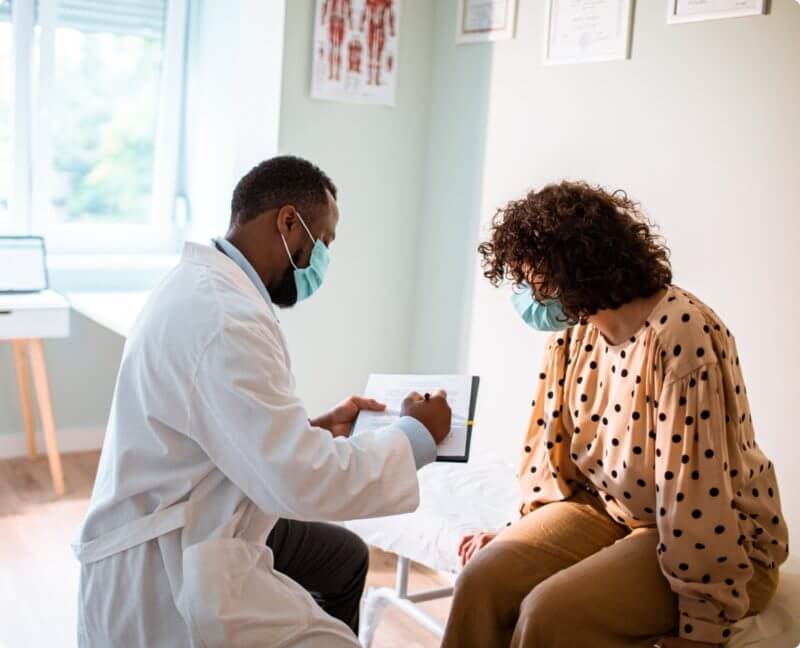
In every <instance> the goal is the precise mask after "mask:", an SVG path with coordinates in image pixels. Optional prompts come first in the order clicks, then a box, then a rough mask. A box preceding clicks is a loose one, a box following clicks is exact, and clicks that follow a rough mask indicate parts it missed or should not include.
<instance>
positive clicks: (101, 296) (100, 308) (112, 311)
mask: <svg viewBox="0 0 800 648" xmlns="http://www.w3.org/2000/svg"><path fill="white" fill-rule="evenodd" d="M149 296H150V293H149V291H141V292H70V293H67V298H68V299H69V301H70V304H72V308H74V309H75V310H76V311H77V312H78V313H80V314H81V315H84V316H85V317H88V318H89V319H90V320H92V321H93V322H97V323H98V324H100V326H104V327H105V328H107V329H109V330H111V331H114V333H117V334H118V335H121V336H122V337H128V333H130V330H131V326H133V322H134V321H135V320H136V317H137V315H139V311H141V310H142V306H144V303H145V302H146V301H147V298H148V297H149Z"/></svg>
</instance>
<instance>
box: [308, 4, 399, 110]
mask: <svg viewBox="0 0 800 648" xmlns="http://www.w3.org/2000/svg"><path fill="white" fill-rule="evenodd" d="M315 21H316V22H315V27H314V66H313V71H312V76H311V96H312V97H313V98H314V99H330V100H332V101H342V102H346V103H365V104H375V105H381V106H394V93H395V86H396V85H397V43H398V36H399V27H400V0H317V11H316V14H315Z"/></svg>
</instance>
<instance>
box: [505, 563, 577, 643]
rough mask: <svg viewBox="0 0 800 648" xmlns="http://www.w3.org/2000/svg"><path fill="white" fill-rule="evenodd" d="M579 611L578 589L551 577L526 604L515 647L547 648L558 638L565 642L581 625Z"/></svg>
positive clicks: (522, 605)
mask: <svg viewBox="0 0 800 648" xmlns="http://www.w3.org/2000/svg"><path fill="white" fill-rule="evenodd" d="M575 609H576V606H575V590H574V587H569V585H568V583H566V582H565V581H564V580H563V579H559V578H556V577H551V578H548V579H547V580H545V581H543V582H541V583H539V584H538V585H537V586H536V587H534V588H533V590H531V592H530V594H528V595H527V596H526V597H525V598H524V599H523V600H522V604H521V605H520V608H519V619H518V620H517V627H516V629H515V631H514V641H513V642H512V645H514V646H527V645H537V646H538V645H542V646H547V645H549V644H548V643H547V642H548V641H549V640H550V639H552V638H554V637H555V636H556V635H557V636H558V637H559V639H560V640H561V639H564V638H565V633H569V632H570V628H574V627H575V625H576V623H578V622H579V620H578V619H575V618H574V614H575ZM565 645H567V644H565Z"/></svg>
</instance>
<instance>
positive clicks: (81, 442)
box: [0, 425, 106, 459]
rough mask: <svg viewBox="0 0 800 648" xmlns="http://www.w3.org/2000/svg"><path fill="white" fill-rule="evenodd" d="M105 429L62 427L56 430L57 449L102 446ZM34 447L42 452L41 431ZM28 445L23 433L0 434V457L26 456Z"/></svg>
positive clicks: (69, 450) (70, 450) (80, 450)
mask: <svg viewBox="0 0 800 648" xmlns="http://www.w3.org/2000/svg"><path fill="white" fill-rule="evenodd" d="M105 433H106V429H105V427H103V426H99V425H98V426H94V427H91V426H90V427H64V428H60V429H59V430H58V431H57V432H56V436H57V437H58V449H59V451H61V452H84V451H86V450H99V449H100V448H101V447H102V446H103V437H104V436H105ZM36 449H37V450H38V451H39V453H40V454H42V453H44V451H45V446H44V438H43V437H42V433H41V431H39V432H38V433H37V435H36ZM27 456H28V447H27V445H26V444H25V433H24V432H22V430H20V431H19V432H12V433H8V434H0V459H11V458H13V457H27Z"/></svg>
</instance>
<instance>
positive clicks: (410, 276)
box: [279, 0, 434, 413]
mask: <svg viewBox="0 0 800 648" xmlns="http://www.w3.org/2000/svg"><path fill="white" fill-rule="evenodd" d="M433 19H434V3H431V2H429V0H404V2H403V7H402V12H401V16H400V32H399V33H400V41H399V54H398V59H399V60H398V73H399V77H398V86H397V105H396V106H395V107H393V108H388V107H373V106H358V105H348V104H341V103H331V102H322V101H316V100H311V99H310V97H309V84H310V74H311V61H310V55H311V48H310V44H311V42H312V29H313V22H314V3H313V1H312V0H290V2H287V7H286V32H285V46H284V67H283V101H282V103H281V129H280V140H279V141H280V151H281V153H291V154H296V155H300V156H303V157H306V158H309V159H310V160H312V161H314V162H316V163H317V164H319V165H320V166H321V167H322V168H323V169H324V170H325V171H326V172H327V173H328V174H329V175H330V176H331V178H332V179H333V181H334V182H335V183H336V184H337V186H338V187H339V209H340V212H341V220H340V223H339V228H338V231H337V236H336V242H335V243H334V244H333V246H332V248H331V266H330V269H329V271H328V275H327V278H326V279H325V285H324V286H323V287H322V289H321V290H320V292H319V294H318V295H315V296H314V298H313V299H310V300H309V301H308V302H306V303H302V304H300V305H298V306H297V307H296V308H294V309H292V310H290V311H285V312H283V313H282V314H281V320H282V324H283V325H284V330H285V332H286V334H287V337H288V339H289V345H290V348H291V352H292V361H293V363H294V373H295V375H296V376H297V381H298V392H299V393H300V395H301V396H303V397H304V398H305V400H306V404H307V405H308V407H309V409H310V411H311V412H312V413H316V412H318V411H321V410H322V409H323V408H325V407H328V406H330V405H332V404H333V403H334V402H336V401H337V400H339V399H342V398H344V397H346V396H348V395H349V394H350V393H353V392H360V391H361V390H363V388H364V385H365V384H366V379H367V375H368V374H369V373H370V372H371V371H387V372H389V371H397V372H403V371H407V370H408V369H410V367H411V341H412V325H413V318H414V312H415V308H416V301H415V287H416V284H415V282H416V274H417V240H418V239H417V236H418V228H419V223H420V205H421V200H422V187H423V186H424V181H425V164H424V160H425V150H426V142H427V134H428V105H429V99H430V96H429V92H430V64H431V55H432V51H431V43H432V36H433V24H432V23H433Z"/></svg>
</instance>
